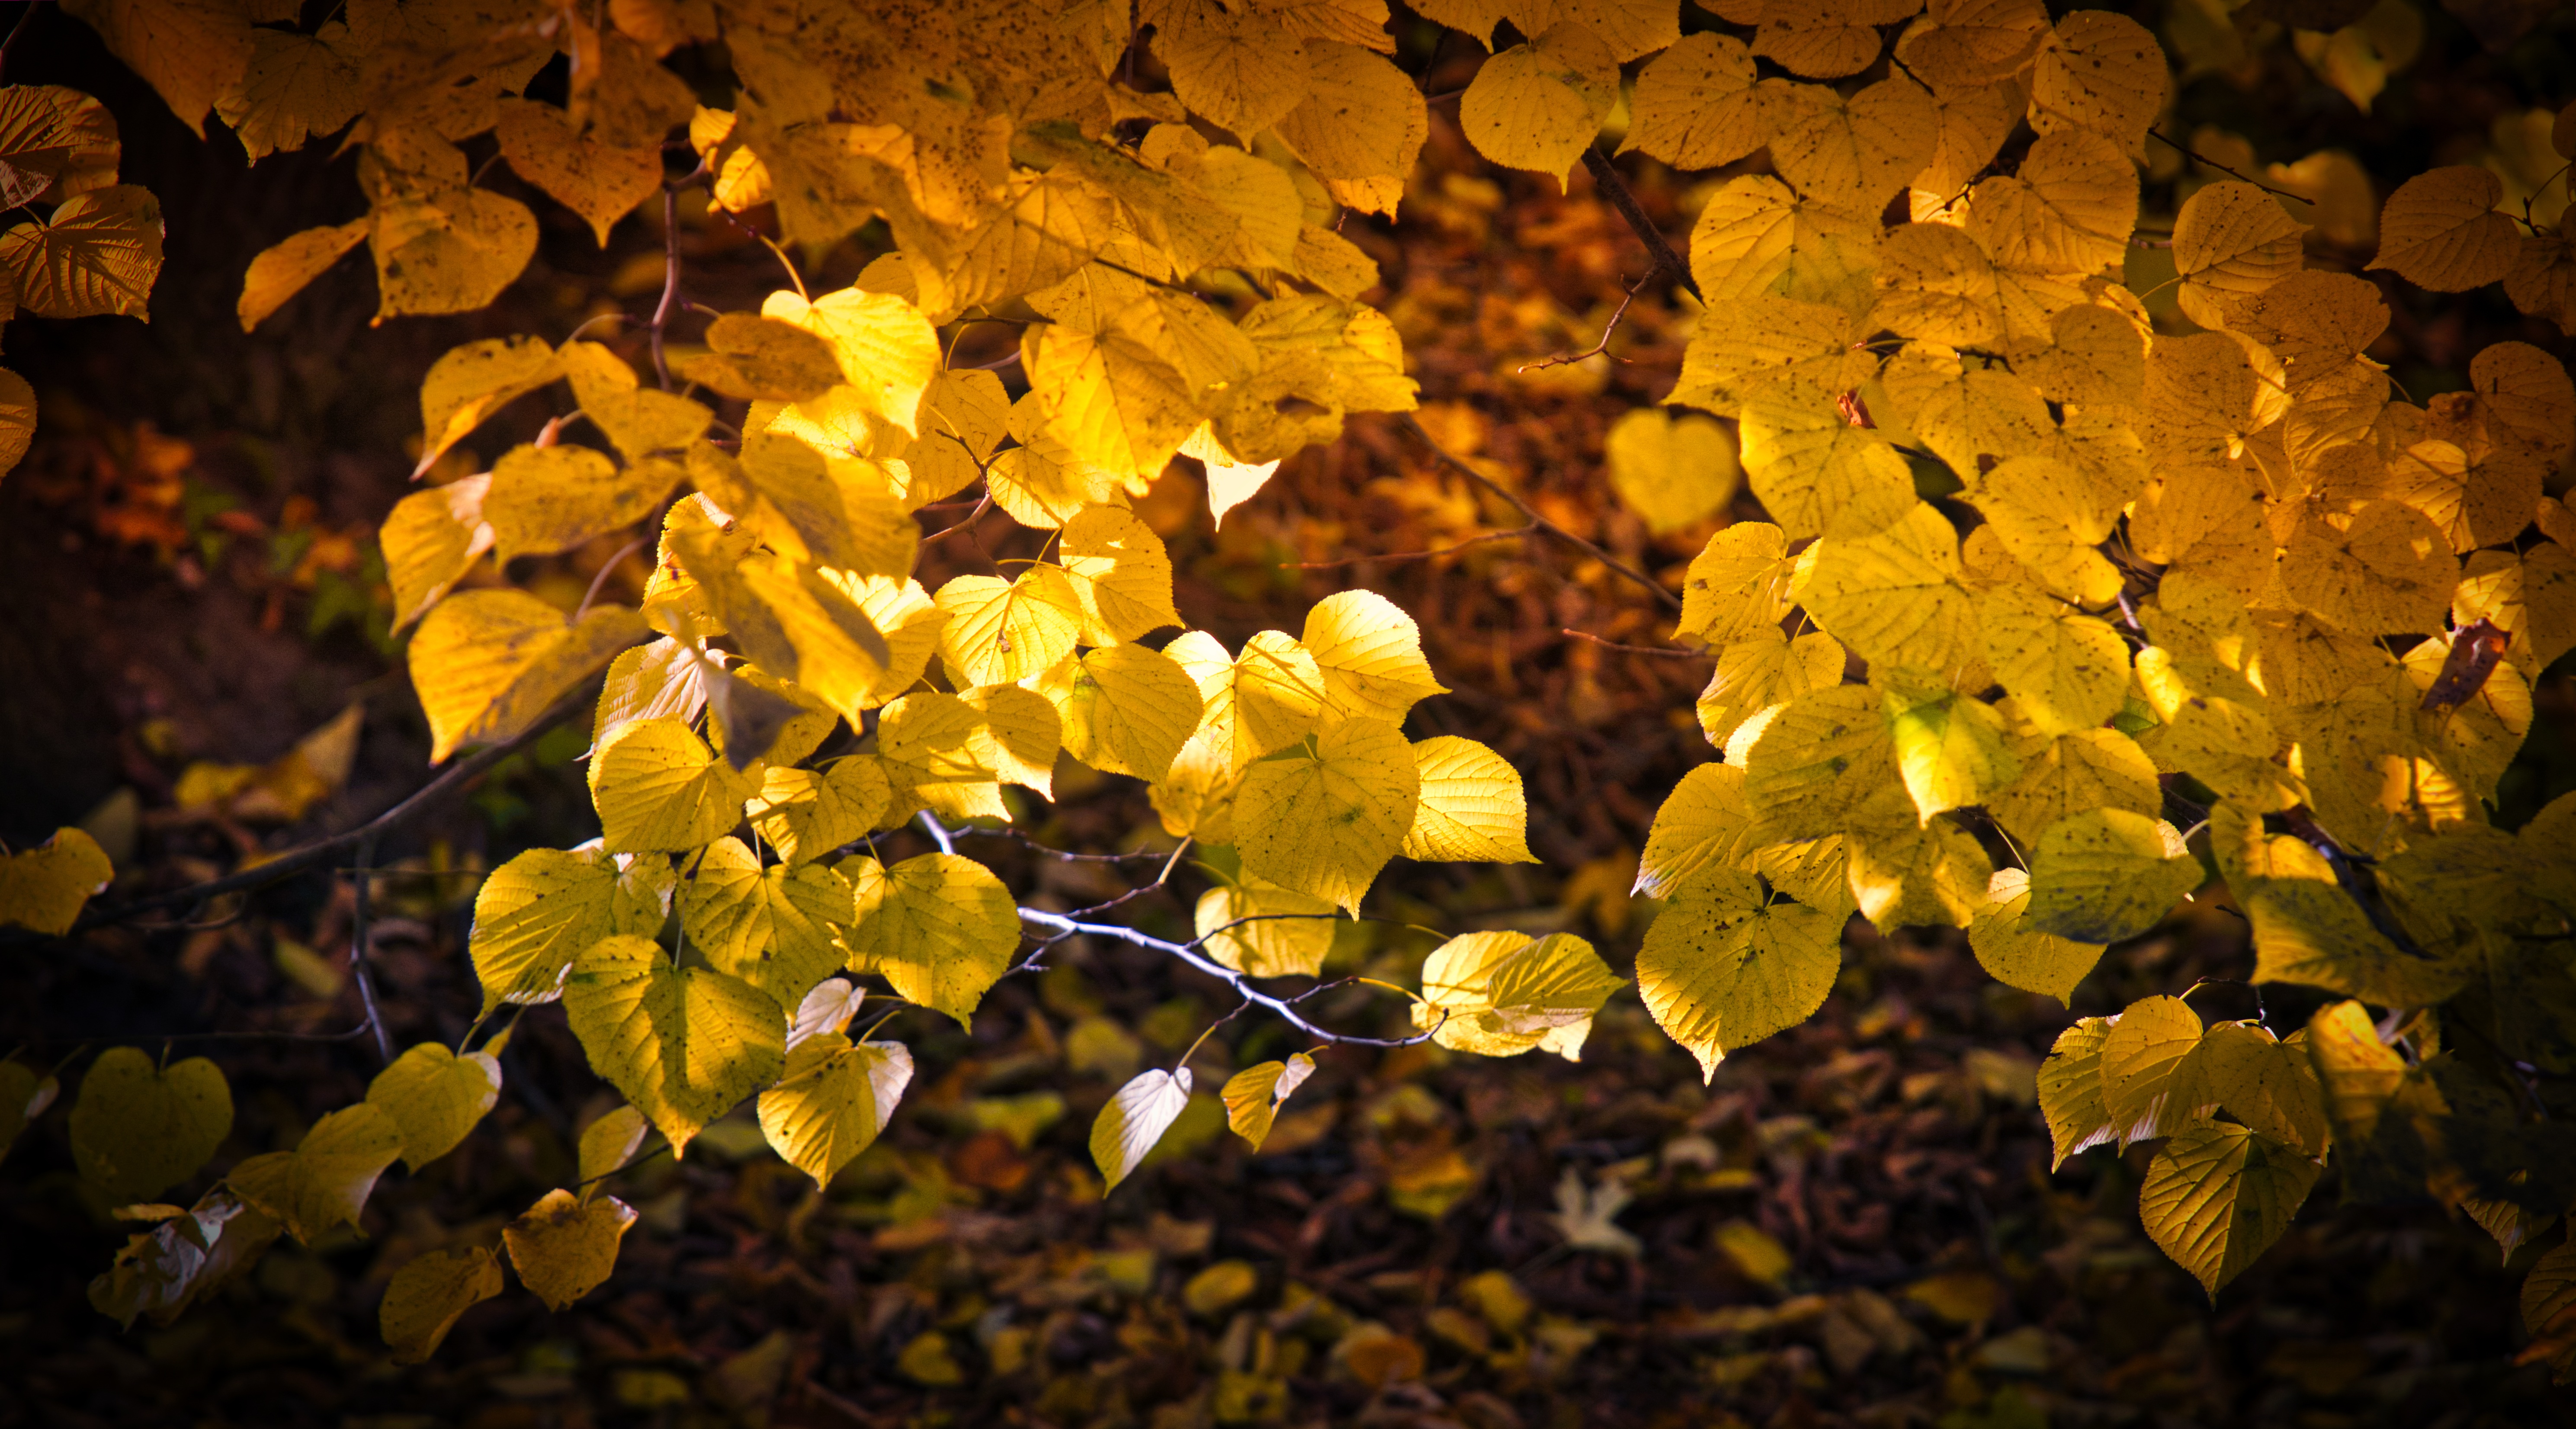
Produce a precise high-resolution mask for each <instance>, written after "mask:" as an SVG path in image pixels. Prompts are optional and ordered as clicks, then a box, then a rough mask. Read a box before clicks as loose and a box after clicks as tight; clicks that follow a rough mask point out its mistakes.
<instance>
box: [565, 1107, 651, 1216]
mask: <svg viewBox="0 0 2576 1429" xmlns="http://www.w3.org/2000/svg"><path fill="white" fill-rule="evenodd" d="M650 1130H652V1124H651V1123H649V1122H647V1121H646V1120H645V1119H644V1113H642V1112H640V1111H637V1110H636V1109H635V1108H634V1107H632V1106H621V1107H618V1108H617V1109H615V1110H614V1111H608V1112H603V1113H601V1114H600V1116H599V1117H598V1119H597V1120H595V1121H593V1122H591V1124H590V1125H588V1126H585V1127H583V1128H582V1129H581V1159H580V1166H581V1172H580V1174H581V1199H582V1200H584V1201H588V1200H591V1199H593V1198H594V1197H596V1196H598V1195H599V1193H600V1191H601V1189H602V1188H603V1187H604V1185H605V1184H606V1182H607V1178H608V1177H609V1176H610V1175H611V1174H613V1173H615V1172H617V1171H620V1170H622V1169H624V1168H625V1166H626V1163H627V1162H628V1161H629V1160H630V1159H632V1158H633V1157H634V1155H635V1148H637V1147H639V1146H642V1145H643V1144H644V1134H645V1133H646V1132H648V1131H650Z"/></svg>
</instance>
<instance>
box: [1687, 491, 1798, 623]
mask: <svg viewBox="0 0 2576 1429" xmlns="http://www.w3.org/2000/svg"><path fill="white" fill-rule="evenodd" d="M1795 564H1796V562H1795V561H1794V560H1792V559H1791V557H1790V556H1789V555H1788V537H1787V535H1786V534H1785V533H1783V532H1782V531H1781V529H1780V528H1779V527H1777V526H1774V525H1772V524H1771V523H1770V522H1768V521H1738V522H1736V523H1734V524H1732V525H1730V526H1728V527H1726V528H1725V529H1724V530H1721V531H1719V532H1718V533H1717V534H1716V535H1714V536H1711V537H1709V538H1708V544H1707V545H1706V546H1704V547H1702V548H1701V549H1700V553H1699V554H1698V555H1697V556H1696V557H1693V558H1692V560H1691V564H1690V571H1689V573H1688V574H1687V575H1685V576H1684V577H1683V578H1682V613H1681V618H1680V619H1679V620H1678V621H1676V622H1675V624H1674V627H1673V638H1674V639H1676V640H1697V641H1699V642H1700V643H1702V644H1704V645H1728V644H1732V643H1734V642H1736V641H1739V640H1744V639H1747V638H1750V637H1754V636H1756V635H1758V634H1759V633H1760V632H1761V631H1764V630H1772V631H1777V630H1778V629H1779V625H1780V621H1781V619H1782V618H1783V617H1785V616H1786V615H1788V613H1789V599H1788V588H1789V576H1790V569H1791V567H1792V566H1794V565H1795Z"/></svg>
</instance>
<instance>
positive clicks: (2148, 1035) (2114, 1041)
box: [2101, 997, 2217, 1146]
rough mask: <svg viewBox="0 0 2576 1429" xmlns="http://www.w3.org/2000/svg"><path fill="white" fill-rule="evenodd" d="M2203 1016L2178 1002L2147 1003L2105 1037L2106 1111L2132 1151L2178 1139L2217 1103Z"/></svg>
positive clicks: (2113, 1023) (2113, 1022)
mask: <svg viewBox="0 0 2576 1429" xmlns="http://www.w3.org/2000/svg"><path fill="white" fill-rule="evenodd" d="M2202 1035H2203V1029H2202V1027H2201V1022H2200V1014H2198V1013H2196V1012H2194V1011H2192V1010H2191V1007H2190V1006H2189V1005H2188V1004H2186V1003H2185V1002H2184V1001H2183V1000H2182V999H2181V998H2178V997H2149V998H2142V999H2140V1000H2139V1001H2137V1002H2133V1003H2131V1004H2129V1006H2128V1008H2127V1009H2126V1010H2125V1011H2123V1012H2121V1013H2120V1015H2118V1016H2117V1017H2114V1018H2112V1019H2110V1024H2109V1027H2108V1028H2107V1030H2106V1031H2105V1033H2104V1036H2103V1038H2102V1066H2101V1084H2102V1106H2103V1111H2104V1114H2105V1115H2106V1116H2107V1117H2108V1118H2109V1126H2110V1130H2111V1133H2112V1134H2113V1136H2114V1137H2115V1138H2116V1139H2117V1140H2118V1141H2119V1142H2120V1144H2121V1145H2123V1146H2126V1145H2128V1144H2129V1143H2131V1142H2136V1141H2152V1140H2154V1139H2156V1138H2157V1137H2161V1136H2169V1135H2172V1134H2173V1133H2174V1132H2175V1131H2176V1130H2178V1129H2180V1128H2181V1127H2182V1126H2183V1125H2184V1124H2185V1123H2186V1122H2189V1121H2192V1120H2194V1119H2196V1118H2199V1117H2203V1116H2206V1115H2207V1114H2208V1113H2209V1111H2210V1109H2211V1108H2213V1107H2214V1106H2216V1104H2217V1095H2216V1092H2215V1091H2214V1090H2213V1089H2212V1087H2211V1086H2210V1083H2209V1079H2208V1077H2207V1076H2206V1075H2205V1073H2204V1069H2203V1066H2202V1061H2201V1056H2200V1050H2201V1046H2202V1041H2201V1039H2202Z"/></svg>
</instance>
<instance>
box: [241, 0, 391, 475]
mask: <svg viewBox="0 0 2576 1429" xmlns="http://www.w3.org/2000/svg"><path fill="white" fill-rule="evenodd" d="M262 33H266V32H265V31H263V32H262ZM370 227H372V225H371V224H370V223H369V221H368V220H366V219H363V218H361V219H355V220H352V221H351V222H348V223H342V224H336V225H335V224H325V225H323V226H322V227H320V228H308V229H306V230H304V231H303V232H302V233H298V234H296V235H295V236H294V237H292V238H289V239H287V240H286V241H285V242H283V243H279V244H277V245H275V246H273V247H270V248H266V249H263V250H261V252H260V254H259V256H258V257H256V258H253V259H251V260H250V269H249V271H248V272H246V273H244V274H243V275H242V291H241V301H240V303H239V304H237V305H236V308H235V313H236V315H237V316H238V317H239V318H240V319H241V328H242V331H244V332H249V331H250V330H251V329H252V328H255V327H257V326H259V325H260V324H261V323H264V322H266V321H268V316H269V314H271V313H274V312H276V311H277V310H278V309H279V308H282V307H284V306H286V303H287V300H288V299H290V298H293V297H294V296H295V295H296V294H298V293H300V292H303V291H304V290H305V288H306V287H308V286H310V285H311V284H312V282H313V280H314V279H316V278H319V277H321V276H322V275H323V274H324V273H326V272H328V271H329V270H330V269H331V268H332V267H333V266H334V265H336V264H337V263H338V262H339V261H340V260H341V259H343V258H345V257H347V256H348V255H349V250H350V249H352V248H355V247H357V246H358V245H359V244H360V243H363V242H365V241H366V238H367V232H368V230H369V228H370ZM432 371H433V372H435V371H436V369H435V368H433V369H432ZM425 391H426V389H424V392H425ZM434 455H435V453H425V454H424V456H425V457H431V456H434Z"/></svg>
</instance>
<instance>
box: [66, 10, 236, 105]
mask: <svg viewBox="0 0 2576 1429" xmlns="http://www.w3.org/2000/svg"><path fill="white" fill-rule="evenodd" d="M63 13H64V14H66V15H72V16H76V17H78V18H79V19H80V20H81V21H82V22H84V23H86V24H87V25H88V26H89V27H90V28H91V29H94V30H96V31H98V36H99V38H100V39H101V40H103V41H105V42H106V44H107V48H108V50H109V52H110V53H112V54H114V55H115V56H116V57H117V58H118V59H120V60H123V61H124V62H125V65H126V68H128V69H131V70H133V71H134V72H135V73H136V74H138V75H141V76H142V77H143V78H144V79H145V80H146V81H148V82H149V83H150V84H151V85H152V87H153V88H154V89H155V90H158V91H159V92H160V94H161V98H162V100H163V102H165V103H167V104H168V105H169V106H170V112H171V113H173V114H175V115H177V116H179V122H180V123H182V124H185V125H187V126H188V128H189V129H190V130H191V131H192V132H194V133H195V134H196V136H197V137H198V138H200V139H203V138H205V137H206V111H207V110H209V109H212V108H213V107H214V105H215V98H216V96H217V95H220V94H222V93H223V92H224V91H225V90H226V89H228V88H230V87H231V86H232V83H233V81H234V79H235V78H236V77H238V76H239V75H240V74H241V72H242V68H243V66H244V65H246V64H248V63H249V60H250V52H251V40H252V36H253V34H254V33H256V32H255V31H253V30H252V28H251V26H250V22H249V19H248V17H247V15H246V14H245V12H244V10H243V9H241V8H239V7H235V6H231V5H199V4H188V3H185V0H72V3H70V4H67V5H65V6H64V7H63Z"/></svg>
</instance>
